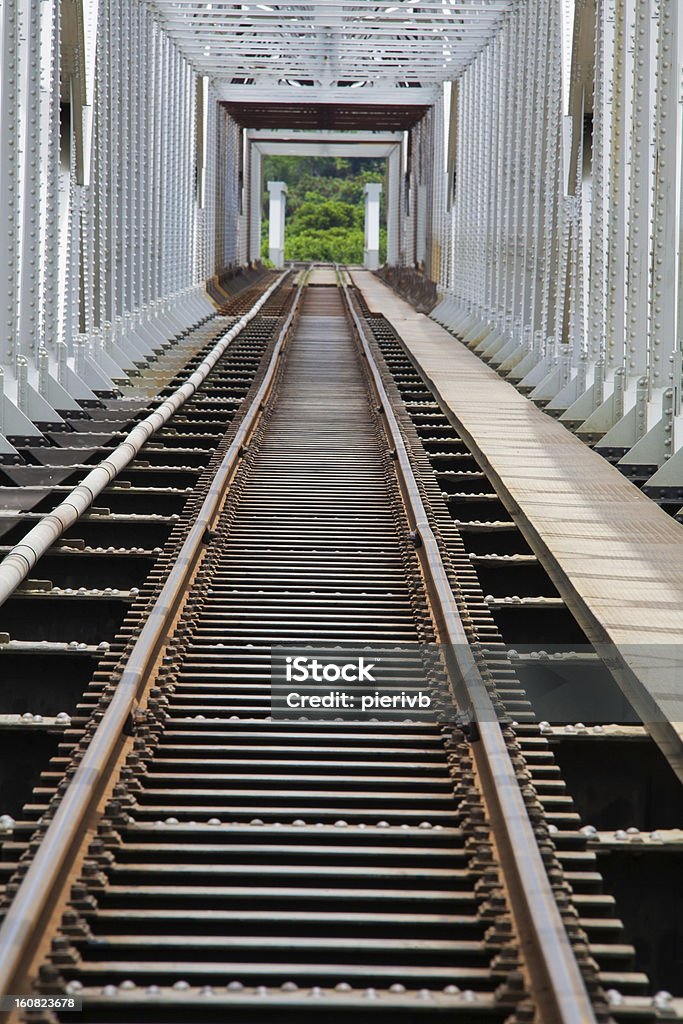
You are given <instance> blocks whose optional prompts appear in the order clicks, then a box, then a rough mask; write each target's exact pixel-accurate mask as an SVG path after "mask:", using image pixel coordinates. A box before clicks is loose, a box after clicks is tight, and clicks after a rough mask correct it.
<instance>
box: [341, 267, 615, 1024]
mask: <svg viewBox="0 0 683 1024" xmlns="http://www.w3.org/2000/svg"><path fill="white" fill-rule="evenodd" d="M339 282H340V289H341V292H342V295H343V297H344V300H345V302H346V306H347V309H348V311H349V315H350V317H351V320H352V322H353V324H354V326H355V328H356V332H357V335H358V339H359V342H360V345H361V351H362V355H363V358H364V359H365V361H366V363H367V367H368V371H369V374H370V378H371V381H372V385H373V389H374V391H375V394H376V395H377V399H378V402H379V405H380V407H381V411H382V416H383V419H384V422H385V424H386V431H387V434H388V436H389V438H390V439H391V444H392V445H393V446H394V450H395V453H396V460H395V461H396V466H397V470H398V472H397V477H398V480H399V487H400V489H401V493H402V495H403V500H404V503H405V507H406V513H407V516H408V520H409V522H410V523H411V525H412V527H413V528H414V530H415V531H416V533H417V534H418V535H419V538H420V541H421V543H420V544H419V546H418V547H417V554H418V557H419V560H420V565H421V568H422V572H423V574H424V577H425V583H426V587H427V592H428V595H429V597H430V602H431V605H432V609H433V611H434V613H435V618H436V621H437V626H438V631H439V634H440V637H441V641H442V644H443V650H444V655H445V660H446V663H447V668H448V674H449V677H450V680H451V683H452V685H453V690H454V695H455V698H456V701H457V703H458V706H459V707H460V709H461V711H465V712H466V713H467V715H468V717H469V718H470V720H471V722H472V724H473V725H474V730H473V735H472V750H473V754H474V758H475V762H476V766H477V772H478V775H479V779H480V782H481V787H482V791H483V794H484V799H485V801H486V805H487V809H488V812H489V818H490V824H491V828H492V832H493V835H494V838H495V843H496V846H497V848H498V852H499V856H500V859H501V867H502V868H503V873H504V878H505V886H506V889H507V892H508V896H509V899H510V906H511V910H512V914H513V918H514V920H515V924H516V927H517V934H518V938H519V942H520V946H521V951H522V955H523V959H524V963H525V965H526V968H527V971H528V977H529V982H530V987H531V992H532V996H533V998H534V1000H535V1003H536V1006H537V1012H538V1013H539V1016H540V1019H541V1020H542V1021H543V1024H594V1022H596V1016H595V1011H594V1008H593V1004H592V1002H591V999H590V996H589V994H588V991H587V989H586V986H585V984H584V981H583V978H582V976H581V972H580V969H579V966H578V964H577V962H576V958H575V956H574V953H573V951H572V948H571V944H570V942H569V937H568V935H567V931H566V929H565V926H564V923H563V921H562V917H561V915H560V912H559V909H558V906H557V903H556V901H555V897H554V895H553V891H552V889H551V887H550V882H549V880H548V875H547V872H546V870H545V866H544V864H543V860H542V858H541V855H540V852H539V849H538V843H537V840H536V837H535V835H534V831H533V828H532V825H531V821H530V819H529V815H528V813H527V810H526V807H525V804H524V800H523V798H522V793H521V790H520V786H519V782H518V780H517V776H516V774H515V769H514V766H513V764H512V761H511V759H510V754H509V751H508V749H507V746H506V744H505V739H504V737H503V734H502V731H501V727H500V723H499V721H498V716H497V715H496V712H495V709H494V707H493V704H492V703H491V698H490V696H489V693H488V691H487V689H486V685H485V683H484V680H483V678H482V676H481V673H480V671H479V668H478V665H477V663H476V661H475V659H474V655H473V653H472V650H471V647H470V645H469V642H468V639H467V635H466V633H465V629H464V626H463V624H462V620H461V618H460V613H459V611H458V607H457V604H456V601H455V597H454V595H453V591H452V588H451V585H450V583H449V581H448V576H447V575H446V569H445V567H444V564H443V561H442V558H441V554H440V551H439V547H438V543H437V540H436V537H435V536H434V533H433V531H432V528H431V525H430V523H429V519H428V516H427V512H426V510H425V507H424V504H423V501H422V497H421V494H420V490H419V487H418V484H417V480H416V479H415V475H414V473H413V469H412V466H411V463H410V458H409V456H408V452H407V450H406V446H405V443H404V441H403V435H402V434H401V430H400V427H399V424H398V421H397V419H396V416H395V414H394V411H393V409H392V407H391V403H390V400H389V397H388V395H387V393H386V390H385V387H384V383H383V381H382V378H381V375H380V371H379V368H378V366H377V364H376V362H375V358H374V356H373V353H372V350H371V348H370V345H369V342H368V339H367V335H366V332H365V329H364V327H363V323H362V321H361V319H360V317H359V316H358V313H357V311H356V309H355V307H354V305H353V302H352V301H351V297H350V294H349V291H348V288H347V285H346V281H345V280H344V277H343V274H342V273H339Z"/></svg>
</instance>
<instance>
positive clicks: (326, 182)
mask: <svg viewBox="0 0 683 1024" xmlns="http://www.w3.org/2000/svg"><path fill="white" fill-rule="evenodd" d="M383 179H384V161H383V160H367V159H363V158H357V159H351V160H347V159H342V158H335V157H314V158H311V159H306V158H303V157H290V156H267V157H265V159H264V181H285V182H287V188H288V195H287V226H286V231H285V259H288V260H315V261H321V262H330V263H362V261H363V248H364V223H365V204H364V194H363V186H364V185H365V184H366V182H370V181H383ZM382 200H383V201H384V196H382ZM383 206H384V202H382V213H383ZM263 215H264V221H263V235H262V255H263V256H264V257H267V255H268V222H267V219H266V218H267V216H268V197H267V193H266V195H265V196H264V209H263ZM380 258H381V259H382V260H383V259H385V258H386V230H385V229H384V228H382V229H381V231H380Z"/></svg>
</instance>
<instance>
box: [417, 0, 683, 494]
mask: <svg viewBox="0 0 683 1024" xmlns="http://www.w3.org/2000/svg"><path fill="white" fill-rule="evenodd" d="M682 68H683V10H681V7H680V4H679V3H678V0H577V2H576V3H574V2H572V3H569V2H568V0H565V3H564V4H563V5H560V4H558V3H556V2H555V0H533V2H528V0H524V2H521V3H520V4H518V5H517V6H516V7H515V8H514V10H512V11H511V12H510V13H509V15H508V16H507V17H506V19H505V24H504V26H503V28H502V29H501V31H500V32H499V33H498V34H497V35H496V36H495V38H494V39H493V40H492V41H491V42H490V44H489V45H488V46H487V47H486V48H485V49H484V50H483V51H482V52H481V53H480V55H479V56H478V57H477V58H476V59H475V60H474V61H473V62H472V64H471V65H470V66H469V67H468V68H467V70H466V71H465V72H464V74H463V75H462V76H461V77H460V79H459V80H458V82H457V83H456V84H455V85H454V86H453V89H452V94H451V96H452V103H451V109H450V136H451V137H450V140H449V142H448V154H449V162H448V168H447V171H448V173H447V175H445V176H444V178H443V181H442V183H441V184H442V190H443V192H444V195H445V202H446V204H449V203H451V204H452V206H451V210H450V212H449V213H447V215H446V217H445V219H444V221H443V231H444V234H443V247H444V251H445V254H446V255H445V257H444V260H443V263H442V269H441V273H440V278H439V283H440V285H441V288H442V289H443V295H444V299H443V302H442V303H441V304H440V306H439V307H438V308H437V309H436V310H435V316H436V318H437V319H438V320H440V321H441V322H443V323H445V324H447V325H448V326H449V327H451V328H454V329H456V330H457V331H458V332H460V333H461V334H463V335H464V337H465V339H466V341H467V342H468V343H469V344H470V345H471V346H472V347H473V348H475V349H476V350H477V351H478V352H479V353H480V354H481V355H483V356H485V357H486V359H487V360H488V361H490V362H491V364H492V365H493V366H495V367H497V369H498V370H499V372H501V373H502V374H504V375H505V376H507V377H508V379H510V380H511V381H513V382H515V383H516V384H518V385H519V387H520V388H522V389H524V390H525V391H526V392H528V393H529V395H530V397H531V398H532V399H534V400H536V401H538V402H539V403H541V404H543V405H544V406H545V407H546V408H547V409H548V410H549V411H552V412H553V413H554V414H555V415H558V416H559V417H560V419H562V420H563V421H564V422H566V423H567V424H568V425H569V426H571V427H572V428H574V429H575V430H577V432H578V433H579V434H580V435H581V436H583V437H584V438H586V439H587V440H589V441H591V442H592V443H596V444H597V446H598V447H599V448H602V449H604V450H606V451H608V452H609V453H610V454H611V455H613V456H614V455H616V456H619V457H621V463H622V464H623V465H624V466H625V467H626V468H627V470H629V471H631V472H632V473H633V474H634V475H635V476H639V477H640V478H641V479H647V478H649V480H648V486H649V487H652V488H654V487H671V486H683V421H682V419H681V410H680V394H681V384H682V380H681V325H682V320H681V317H682V313H683V307H682V304H681V292H680V280H681V267H682V264H681V258H680V232H681V168H682V166H683V151H682V141H683V118H682V116H681V115H682V111H681V102H682V100H681V97H682V96H683V92H682V89H683V82H682V73H683V72H682ZM438 193H439V189H438V188H437V190H436V194H437V195H438ZM653 474H654V475H653Z"/></svg>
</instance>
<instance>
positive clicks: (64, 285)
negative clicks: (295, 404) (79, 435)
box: [0, 0, 244, 459]
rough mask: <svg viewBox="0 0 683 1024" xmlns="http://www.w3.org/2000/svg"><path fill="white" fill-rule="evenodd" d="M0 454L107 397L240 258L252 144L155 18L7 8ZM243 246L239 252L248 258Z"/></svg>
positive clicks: (1, 27) (196, 315)
mask: <svg viewBox="0 0 683 1024" xmlns="http://www.w3.org/2000/svg"><path fill="white" fill-rule="evenodd" d="M0 33H1V40H2V49H1V53H0V60H1V68H0V73H1V75H2V88H1V89H0V104H1V107H2V110H1V117H2V125H3V131H2V151H1V158H0V231H1V232H2V236H3V239H6V244H5V245H3V246H2V247H1V248H0V308H2V313H3V336H2V339H0V456H2V457H5V458H9V459H12V458H14V457H16V449H15V446H14V445H13V444H12V443H11V441H12V440H14V442H15V444H17V443H18V442H19V441H20V440H22V439H25V438H33V439H37V438H39V437H40V434H41V432H42V431H44V430H45V429H46V428H48V427H51V428H57V429H58V428H59V426H60V425H61V423H62V422H63V420H62V416H61V415H60V413H65V412H73V411H75V410H77V409H78V408H79V407H80V406H82V405H83V404H87V403H89V402H94V401H95V400H96V397H97V395H98V394H102V393H109V394H111V393H114V392H115V389H116V384H117V383H118V382H121V381H125V380H127V379H128V378H129V377H130V375H131V374H134V373H135V372H136V368H137V367H139V366H140V365H142V364H144V363H146V362H147V361H148V360H149V359H150V358H151V357H153V354H154V352H155V350H158V349H159V348H160V347H161V346H162V345H163V344H166V343H168V339H169V338H170V337H173V335H175V334H177V333H178V332H179V331H181V330H183V329H184V328H185V327H187V326H188V325H189V324H190V323H193V322H196V321H197V320H198V319H200V318H201V317H203V316H206V315H207V313H208V312H210V311H211V309H212V308H213V307H212V306H211V304H210V303H209V301H208V299H207V297H206V295H205V292H204V288H203V286H204V283H205V281H206V279H207V278H209V277H211V276H212V275H214V274H217V273H220V272H221V271H223V270H224V269H225V268H226V267H227V266H229V265H233V264H236V263H237V262H238V261H240V260H242V262H244V253H243V251H242V250H241V249H240V244H241V243H240V228H241V225H240V223H239V221H240V218H239V212H238V211H239V207H240V201H239V190H240V188H241V187H242V181H241V175H240V167H239V159H240V155H241V136H242V130H241V129H240V128H238V126H237V125H236V124H235V123H234V121H233V120H232V119H231V117H230V116H229V115H228V114H227V113H226V112H225V111H224V110H223V109H222V108H221V107H219V105H218V103H217V97H216V91H215V88H214V87H213V86H212V85H211V84H210V83H209V81H208V79H206V78H204V77H202V76H200V75H198V74H197V72H196V70H195V69H194V68H193V67H192V66H191V65H190V63H189V62H188V61H187V59H186V58H185V57H183V56H182V54H181V53H180V51H179V49H178V47H177V45H176V44H175V43H174V42H173V40H172V39H171V38H170V36H169V35H168V33H167V32H165V31H164V29H163V28H162V26H161V24H160V23H159V19H158V16H157V13H156V11H155V10H154V9H153V7H152V6H151V5H150V4H147V3H139V4H138V3H135V4H132V3H129V2H128V0H99V2H93V0H90V2H86V0H61V2H60V0H3V3H2V4H1V5H0ZM242 248H243V247H242Z"/></svg>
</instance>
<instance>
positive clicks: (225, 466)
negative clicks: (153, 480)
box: [0, 279, 305, 1019]
mask: <svg viewBox="0 0 683 1024" xmlns="http://www.w3.org/2000/svg"><path fill="white" fill-rule="evenodd" d="M280 280H282V279H280ZM278 283H279V282H278ZM304 287H305V282H304V283H302V284H300V285H299V287H298V289H297V292H296V295H295V298H294V302H293V303H292V307H291V309H290V311H289V314H288V316H287V319H286V321H285V323H284V325H283V327H282V330H281V331H280V334H279V336H278V340H277V342H276V344H275V347H274V349H273V353H272V356H271V359H270V363H269V364H268V368H267V370H266V373H265V376H264V379H263V381H262V383H261V385H260V387H259V389H258V391H257V393H256V395H255V396H254V398H253V400H252V403H251V405H250V406H249V409H248V411H247V413H246V415H245V417H244V419H243V420H242V423H241V424H240V427H239V429H238V430H237V432H236V434H235V436H234V438H233V440H232V442H231V444H230V447H229V448H228V451H227V452H226V454H225V456H224V457H223V460H222V462H221V464H220V466H219V467H218V470H217V472H216V475H215V476H214V479H213V481H212V483H211V486H210V488H209V491H208V492H207V495H206V497H205V499H204V501H203V503H202V506H201V508H200V510H199V512H198V514H197V517H196V519H195V520H194V522H193V524H192V527H191V528H190V531H189V533H188V535H187V537H186V539H185V541H184V543H183V545H182V547H181V549H180V551H179V553H178V555H177V557H176V560H175V562H174V564H173V567H172V569H171V571H170V573H169V575H168V577H167V579H166V582H165V583H164V585H163V587H162V589H161V591H160V593H159V594H158V596H157V598H156V600H155V601H154V604H153V606H152V609H151V612H150V614H149V616H148V618H147V619H146V621H145V624H144V626H143V627H142V630H141V632H140V634H139V636H138V638H137V640H136V642H135V644H134V646H133V649H132V650H131V652H130V654H129V656H128V660H127V662H126V666H125V668H124V670H123V673H122V675H121V679H120V680H119V682H118V683H117V686H116V689H115V691H114V694H113V696H112V698H111V701H110V703H109V704H108V706H107V708H106V710H105V712H104V714H103V716H102V718H101V720H100V722H99V724H98V726H97V728H96V730H95V732H94V734H93V736H92V739H91V740H90V743H89V744H88V747H87V749H86V751H85V753H84V755H83V758H82V760H81V762H80V764H79V765H78V768H77V769H76V772H75V774H74V776H73V778H72V780H71V782H70V783H69V785H68V786H67V788H66V791H65V793H64V796H63V797H62V800H61V802H60V804H59V806H58V808H57V810H56V812H55V816H54V818H53V819H52V821H51V822H50V824H49V825H48V828H47V831H46V832H45V835H44V836H43V838H42V840H41V843H40V846H39V847H38V850H37V852H36V854H35V857H34V858H33V860H32V862H31V864H30V866H29V868H28V871H27V872H26V874H25V875H24V877H23V879H22V881H21V883H20V885H19V888H18V890H17V892H16V894H15V896H14V899H13V900H12V903H11V904H10V907H9V909H8V911H7V915H6V917H5V919H4V921H3V922H2V925H1V926H0V993H2V992H13V991H17V992H18V991H21V988H18V987H16V986H17V984H18V982H21V981H22V980H23V979H22V973H25V972H26V970H27V969H28V967H29V965H30V962H31V958H32V957H33V956H34V955H35V953H34V948H33V947H34V946H35V944H36V943H37V942H39V940H40V938H41V926H42V927H44V926H45V924H46V923H47V920H48V919H49V916H50V914H51V913H52V912H53V908H54V906H55V904H56V901H57V899H58V897H59V894H60V892H61V890H62V888H63V887H64V885H65V884H66V882H65V878H66V876H67V875H68V871H69V869H70V867H71V866H72V865H73V862H74V861H75V859H76V856H77V852H78V849H79V847H80V845H81V842H82V837H83V833H84V829H85V827H86V824H87V822H88V821H89V819H90V818H91V817H93V816H94V814H95V811H96V808H97V804H98V801H99V800H100V799H101V795H102V791H103V789H104V788H105V786H106V784H107V782H108V781H109V780H110V777H111V775H112V771H113V769H114V767H115V766H116V763H117V760H118V758H119V756H120V754H121V749H122V746H123V739H124V726H125V725H126V723H127V722H128V720H129V717H130V715H131V713H132V711H133V710H134V708H135V704H136V701H137V700H138V699H139V697H140V694H141V693H142V691H143V688H144V684H145V682H146V681H147V676H148V673H149V670H150V668H151V667H152V665H153V664H154V660H155V659H156V657H157V655H158V652H159V649H160V647H161V644H162V642H163V639H164V637H165V636H166V635H167V633H168V628H169V625H170V624H171V623H172V622H173V621H174V618H175V616H176V615H177V612H178V609H179V608H180V606H181V604H182V598H183V595H184V590H185V587H186V585H187V583H188V581H189V580H190V578H191V576H192V574H193V572H194V570H195V567H196V565H197V563H198V561H199V557H200V554H201V551H202V547H203V544H204V540H205V537H206V531H207V529H209V528H210V527H211V524H212V522H213V521H214V519H215V517H216V515H217V514H218V512H219V510H220V506H221V502H222V500H223V498H224V496H225V491H226V487H227V485H228V483H229V481H230V479H231V478H232V476H233V475H234V471H235V469H236V467H237V464H238V462H239V460H240V458H241V457H242V456H243V454H244V446H245V443H246V441H247V439H248V437H249V436H250V435H251V433H253V430H254V429H255V426H256V424H257V422H258V420H259V418H260V416H261V414H262V410H263V406H264V403H265V401H266V399H267V397H268V395H269V393H270V391H271V389H272V387H273V383H274V381H275V376H276V373H277V368H278V362H279V359H280V357H281V355H282V351H283V347H284V344H285V341H286V337H287V334H288V332H289V329H290V327H291V324H292V321H293V319H294V316H295V313H296V310H297V306H298V303H299V299H300V297H301V294H302V291H303V288H304ZM270 291H271V292H272V289H270ZM264 301H265V296H264ZM12 986H15V987H12ZM1 1018H2V1015H1V1014H0V1019H1Z"/></svg>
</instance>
